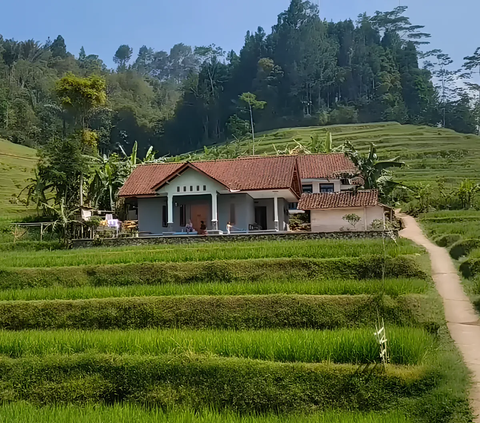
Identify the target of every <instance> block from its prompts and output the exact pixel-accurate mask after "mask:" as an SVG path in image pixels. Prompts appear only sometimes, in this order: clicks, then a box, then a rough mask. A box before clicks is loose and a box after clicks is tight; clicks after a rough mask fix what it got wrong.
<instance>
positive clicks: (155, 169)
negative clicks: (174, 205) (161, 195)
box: [119, 163, 183, 197]
mask: <svg viewBox="0 0 480 423" xmlns="http://www.w3.org/2000/svg"><path fill="white" fill-rule="evenodd" d="M182 166H183V163H166V164H151V165H143V166H138V167H136V168H135V170H134V171H133V172H132V174H131V175H130V176H129V177H128V179H127V181H126V182H125V184H124V185H123V187H122V188H121V189H120V192H119V195H120V197H136V196H142V195H155V194H156V193H155V191H154V190H153V187H154V186H155V185H156V184H157V183H158V182H160V181H163V180H165V179H166V178H168V177H169V176H170V175H172V174H173V173H174V172H176V171H177V170H178V169H180V168H181V167H182Z"/></svg>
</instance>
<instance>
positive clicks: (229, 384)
mask: <svg viewBox="0 0 480 423" xmlns="http://www.w3.org/2000/svg"><path fill="white" fill-rule="evenodd" d="M428 269H429V263H428V258H427V256H426V254H425V251H424V250H423V249H422V248H420V247H418V246H415V245H414V244H412V243H410V242H409V241H406V240H403V239H400V240H397V241H396V242H394V241H393V240H391V239H388V240H386V241H385V242H384V241H383V240H381V239H369V240H351V241H350V240H348V241H347V240H318V241H300V240H299V241H284V242H252V243H250V242H238V243H235V242H233V243H231V244H230V243H228V244H211V245H210V244H202V245H181V246H172V245H159V246H148V247H128V248H126V247H125V248H119V249H115V248H94V249H85V250H75V251H61V250H53V251H46V250H41V251H4V252H3V253H2V256H1V257H0V315H1V316H2V319H1V320H0V387H1V389H0V402H1V403H2V405H0V421H2V422H3V421H7V422H10V421H12V422H27V423H28V422H33V421H35V422H40V423H42V422H113V421H114V422H167V421H168V422H177V421H178V422H192V423H194V422H217V421H218V422H227V423H228V422H252V423H262V422H264V423H269V422H334V423H335V422H347V423H350V422H371V423H375V422H394V423H395V422H425V423H427V422H429V423H430V422H432V421H435V422H459V423H463V422H468V421H469V419H470V418H471V413H470V409H469V404H468V396H467V387H468V373H467V371H466V369H465V367H464V365H463V364H462V362H461V359H460V357H459V354H458V352H457V351H456V350H455V349H454V347H453V344H452V341H451V340H450V338H449V336H448V331H447V330H446V325H445V321H444V318H443V310H442V305H441V301H440V300H439V298H438V296H437V294H436V293H435V291H434V289H433V284H432V281H431V277H430V275H429V273H428V272H429V270H428ZM383 275H384V276H385V278H384V279H383V277H382V276H383ZM382 320H383V322H384V323H385V328H386V338H387V351H388V356H389V361H388V363H387V364H382V362H381V359H380V346H379V343H378V341H377V339H376V338H375V336H374V333H375V332H376V330H377V329H378V325H379V324H380V325H381V324H382V323H380V322H382Z"/></svg>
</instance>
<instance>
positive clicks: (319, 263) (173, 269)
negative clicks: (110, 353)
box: [0, 256, 428, 289]
mask: <svg viewBox="0 0 480 423" xmlns="http://www.w3.org/2000/svg"><path fill="white" fill-rule="evenodd" d="M382 265H383V258H382V257H379V256H363V257H358V258H357V257H352V258H338V259H263V260H262V259H254V260H225V261H221V260H215V261H205V262H183V263H182V262H180V263H165V262H159V263H132V264H116V265H98V266H78V267H51V268H31V269H22V268H18V269H17V268H11V269H8V270H5V269H4V270H2V269H0V289H19V288H33V287H50V286H63V287H74V286H85V285H90V286H125V285H157V284H167V283H179V284H182V283H197V282H216V281H218V282H243V281H245V282H249V281H251V282H254V281H255V282H259V281H262V280H272V279H274V278H276V279H278V280H279V281H285V280H289V279H296V280H298V279H302V278H303V279H319V278H322V279H379V278H381V277H382ZM385 276H386V277H387V278H388V277H393V278H396V277H407V278H409V277H413V278H422V279H427V278H428V275H427V274H426V272H424V271H423V270H422V268H421V266H420V264H419V262H418V260H417V257H415V256H398V257H391V258H387V260H386V262H385Z"/></svg>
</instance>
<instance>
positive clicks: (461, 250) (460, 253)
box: [450, 239, 480, 260]
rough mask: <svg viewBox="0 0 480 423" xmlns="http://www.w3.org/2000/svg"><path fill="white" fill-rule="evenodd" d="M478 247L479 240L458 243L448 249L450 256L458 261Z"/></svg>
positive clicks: (479, 244) (479, 245)
mask: <svg viewBox="0 0 480 423" xmlns="http://www.w3.org/2000/svg"><path fill="white" fill-rule="evenodd" d="M478 247H480V239H466V240H463V241H458V242H456V243H455V244H453V245H452V247H451V248H450V256H451V257H452V258H453V259H455V260H458V259H460V258H461V257H464V256H468V255H469V254H470V252H471V251H472V250H474V249H475V248H478Z"/></svg>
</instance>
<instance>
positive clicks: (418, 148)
mask: <svg viewBox="0 0 480 423" xmlns="http://www.w3.org/2000/svg"><path fill="white" fill-rule="evenodd" d="M327 131H328V132H331V133H332V136H333V145H334V147H337V146H340V145H342V144H343V143H344V142H345V141H350V142H351V143H352V144H353V145H354V146H355V147H356V148H358V149H360V150H364V151H366V150H367V149H368V148H369V145H370V143H371V142H373V143H375V144H376V145H377V147H378V152H379V155H380V157H381V158H394V157H400V158H401V159H402V160H403V161H404V162H405V163H406V164H407V167H406V168H403V169H398V170H395V175H396V177H397V178H398V179H399V180H400V181H402V182H404V183H407V184H411V183H415V182H434V181H435V180H436V179H437V178H438V177H442V178H445V181H446V182H447V183H451V184H458V183H459V182H460V181H462V180H463V179H480V177H479V176H478V175H479V174H478V172H477V169H478V168H479V166H480V137H478V136H477V135H473V134H459V133H457V132H455V131H452V130H449V129H444V128H431V127H428V126H417V125H400V124H398V123H395V122H392V123H385V122H384V123H372V124H353V125H335V126H326V127H314V126H311V127H303V128H285V129H277V130H272V131H268V132H263V133H260V134H258V138H257V139H256V142H255V152H256V153H258V154H268V155H272V154H276V152H275V151H276V150H278V151H286V150H292V149H294V148H295V147H297V146H298V144H297V143H296V142H299V143H300V144H302V145H304V146H306V147H307V148H308V147H309V143H310V142H311V137H312V136H315V135H316V134H318V135H319V137H320V139H323V138H324V137H325V134H326V132H327ZM249 145H250V141H249V140H248V141H245V142H244V149H245V150H248V147H249Z"/></svg>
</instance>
